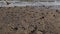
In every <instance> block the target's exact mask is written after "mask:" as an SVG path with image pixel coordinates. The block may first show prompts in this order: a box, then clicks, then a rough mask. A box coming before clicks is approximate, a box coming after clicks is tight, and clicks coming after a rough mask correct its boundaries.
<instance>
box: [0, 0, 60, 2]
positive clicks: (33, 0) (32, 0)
mask: <svg viewBox="0 0 60 34" xmlns="http://www.w3.org/2000/svg"><path fill="white" fill-rule="evenodd" d="M0 1H5V0H0ZM7 1H28V2H39V1H41V2H47V1H48V2H54V1H60V0H7Z"/></svg>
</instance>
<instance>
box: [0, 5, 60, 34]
mask: <svg viewBox="0 0 60 34" xmlns="http://www.w3.org/2000/svg"><path fill="white" fill-rule="evenodd" d="M0 34H60V10H57V9H49V8H43V7H29V6H26V7H0Z"/></svg>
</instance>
